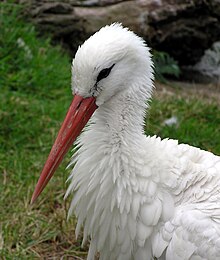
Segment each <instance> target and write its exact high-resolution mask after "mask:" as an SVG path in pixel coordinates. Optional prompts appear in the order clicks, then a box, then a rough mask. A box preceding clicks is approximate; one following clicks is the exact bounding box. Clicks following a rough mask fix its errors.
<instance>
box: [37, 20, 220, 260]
mask: <svg viewBox="0 0 220 260" xmlns="http://www.w3.org/2000/svg"><path fill="white" fill-rule="evenodd" d="M152 66H153V65H152V61H151V55H150V52H149V48H148V47H147V46H146V44H145V42H144V41H143V40H142V39H141V38H140V37H138V36H137V35H135V34H134V33H133V32H131V31H129V30H128V29H127V28H123V27H122V26H121V25H119V24H112V25H110V26H105V27H103V28H102V29H101V30H100V31H98V32H97V33H95V34H94V35H93V36H91V37H90V38H89V39H88V40H87V41H85V43H84V44H83V45H82V46H81V47H79V49H78V51H77V53H76V55H75V59H74V61H73V65H72V75H73V76H72V90H73V93H74V95H75V96H74V99H73V102H72V104H71V106H70V109H69V112H68V114H67V116H66V118H65V121H64V123H63V125H62V127H61V130H60V132H59V134H58V137H57V139H56V141H55V144H54V146H53V148H52V150H51V153H50V155H49V157H48V160H47V162H46V164H45V167H44V169H43V172H42V174H41V177H40V179H39V181H38V184H37V187H36V189H35V192H34V194H33V197H32V202H33V201H34V200H35V199H36V198H37V197H38V196H39V194H40V193H41V191H42V190H43V188H44V187H45V186H46V184H47V182H48V181H49V179H50V178H51V176H52V175H53V173H54V171H55V170H56V168H57V167H58V165H59V164H60V162H61V160H62V158H63V156H64V154H65V153H66V151H67V150H68V149H69V147H70V146H71V145H72V143H73V141H74V140H75V138H76V137H77V136H78V135H79V133H80V132H81V130H82V129H83V127H84V126H85V124H86V123H87V121H88V120H89V118H90V117H91V116H92V114H93V113H94V112H95V113H94V114H93V116H92V118H91V120H90V124H89V125H88V127H87V128H86V129H85V131H84V132H83V133H82V134H81V135H80V137H79V139H78V141H77V148H76V152H75V153H74V156H73V158H72V160H71V163H70V166H71V167H73V169H72V172H71V175H70V177H69V181H70V185H69V188H68V190H67V193H66V196H68V195H70V194H73V199H72V202H71V206H70V209H69V215H72V213H73V212H74V213H75V215H76V217H77V218H78V223H77V227H76V235H78V234H79V232H80V227H81V226H84V240H83V243H84V242H85V241H86V239H87V238H88V237H90V239H91V242H90V247H89V252H88V259H94V257H95V255H96V252H99V255H100V259H106V260H109V259H110V260H114V259H117V260H123V259H125V260H129V259H135V260H142V259H143V260H150V259H155V258H157V259H169V260H178V259H181V260H183V259H185V260H186V259H194V260H199V259H210V260H214V259H220V157H218V156H216V155H214V154H212V153H210V152H206V151H203V150H200V149H198V148H195V147H192V146H189V145H186V144H178V142H177V141H176V140H168V139H165V140H161V139H160V138H159V137H155V136H153V137H150V136H145V135H144V130H143V125H144V115H145V110H146V108H147V107H148V104H149V100H150V98H151V93H152V90H153V69H152Z"/></svg>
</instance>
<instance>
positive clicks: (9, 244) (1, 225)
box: [0, 0, 220, 259]
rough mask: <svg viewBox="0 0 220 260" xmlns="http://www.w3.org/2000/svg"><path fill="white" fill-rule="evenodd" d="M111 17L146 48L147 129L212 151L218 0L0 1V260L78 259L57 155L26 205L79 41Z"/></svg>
mask: <svg viewBox="0 0 220 260" xmlns="http://www.w3.org/2000/svg"><path fill="white" fill-rule="evenodd" d="M113 22H120V23H122V24H123V25H124V26H127V27H129V28H130V29H131V30H133V31H134V32H136V33H137V34H138V35H140V36H142V37H143V38H144V39H145V40H146V42H147V43H148V45H149V46H150V47H151V49H152V54H153V60H154V63H155V77H156V81H155V85H156V90H155V93H154V97H153V100H152V102H151V108H150V111H149V112H148V113H147V117H146V126H145V130H146V134H150V135H154V134H156V135H159V136H161V137H162V138H166V137H169V138H174V139H178V140H179V142H180V143H188V144H190V145H193V146H197V147H200V148H201V149H205V150H208V151H211V152H213V153H215V154H218V155H220V2H219V0H210V1H208V0H139V1H138V0H137V1H120V0H108V1H107V0H84V1H83V0H81V1H77V0H65V1H59V0H57V1H52V0H31V1H30V0H20V1H18V0H17V1H1V2H0V172H1V175H0V176H1V177H0V194H1V196H0V212H1V213H0V259H85V258H86V255H87V249H88V246H85V248H81V247H80V245H81V240H82V235H80V237H79V239H78V240H77V241H76V239H75V235H74V228H75V221H76V220H75V219H74V217H73V218H71V219H70V220H69V221H67V220H66V215H67V211H68V205H69V201H68V200H67V201H63V196H64V194H65V190H66V187H67V184H66V179H67V177H68V173H69V172H68V170H65V166H66V165H67V164H68V161H69V160H70V156H71V152H70V153H69V154H68V156H66V158H65V160H64V162H63V163H62V165H61V167H60V168H59V169H58V171H57V172H56V174H55V176H54V178H53V180H52V181H51V182H50V183H49V185H48V187H47V188H46V190H45V191H44V193H43V194H42V195H41V197H40V198H39V199H38V201H37V202H36V203H35V205H33V206H31V205H30V198H31V195H32V192H33V190H34V186H35V184H36V182H37V179H38V177H39V174H40V172H41V169H42V167H43V164H44V162H45V160H46V158H47V155H48V153H49V151H50V148H51V145H52V143H53V141H54V139H55V137H56V134H57V131H58V129H59V126H60V124H61V122H62V120H63V118H64V116H65V113H66V110H67V108H68V107H69V104H70V102H71V100H72V94H71V90H70V81H71V70H70V68H71V60H72V58H73V57H74V54H75V52H76V50H77V48H78V46H79V45H80V44H82V43H83V42H84V40H85V39H87V38H88V37H89V36H90V35H92V34H93V33H94V32H96V31H97V30H99V29H100V28H101V27H102V26H104V25H106V24H111V23H113Z"/></svg>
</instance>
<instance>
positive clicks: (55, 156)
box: [31, 95, 97, 203]
mask: <svg viewBox="0 0 220 260" xmlns="http://www.w3.org/2000/svg"><path fill="white" fill-rule="evenodd" d="M96 108H97V106H96V104H95V98H94V97H89V98H83V97H81V96H79V95H75V96H74V99H73V101H72V103H71V105H70V107H69V110H68V112H67V115H66V118H65V119H64V122H63V124H62V126H61V128H60V131H59V133H58V136H57V139H56V141H55V143H54V145H53V147H52V149H51V151H50V154H49V156H48V158H47V161H46V163H45V165H44V168H43V170H42V173H41V175H40V178H39V180H38V183H37V185H36V187H35V190H34V193H33V195H32V199H31V203H33V202H34V201H35V200H36V199H37V197H38V196H39V195H40V194H41V192H42V191H43V189H44V188H45V186H46V185H47V183H48V182H49V180H50V178H51V177H52V176H53V174H54V172H55V171H56V169H57V168H58V166H59V165H60V163H61V161H62V160H63V157H64V155H65V154H66V153H67V152H68V150H69V148H70V147H71V145H72V143H73V142H74V141H75V139H76V138H77V136H78V135H79V134H80V132H81V131H82V129H83V127H84V126H85V125H86V123H87V122H88V120H89V118H90V117H91V116H92V114H93V113H94V111H95V110H96Z"/></svg>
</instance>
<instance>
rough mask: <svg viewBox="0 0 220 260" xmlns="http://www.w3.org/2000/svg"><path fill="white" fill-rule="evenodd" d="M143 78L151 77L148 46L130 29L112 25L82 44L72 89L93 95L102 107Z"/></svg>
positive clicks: (73, 72) (74, 69)
mask: <svg viewBox="0 0 220 260" xmlns="http://www.w3.org/2000/svg"><path fill="white" fill-rule="evenodd" d="M143 77H147V78H152V62H151V58H150V53H149V49H148V47H147V46H146V44H145V43H144V41H143V39H142V38H140V37H138V36H137V35H136V34H134V33H133V32H131V31H129V30H128V29H127V28H123V27H122V26H121V25H120V24H112V25H110V26H105V27H103V28H102V29H101V30H99V31H98V32H97V33H95V34H94V35H93V36H91V37H90V38H89V39H88V40H87V41H85V42H84V44H83V45H82V46H81V47H79V49H78V51H77V53H76V55H75V59H74V60H73V65H72V90H73V93H75V94H77V95H80V96H83V97H90V96H94V97H95V98H96V104H97V105H98V106H100V105H102V104H103V103H104V102H106V101H107V100H108V99H110V98H111V97H112V96H113V95H115V94H116V93H118V92H120V91H123V90H125V89H126V88H128V87H129V86H131V85H132V83H135V84H136V85H137V82H138V81H141V80H142V79H143ZM142 82H143V80H142Z"/></svg>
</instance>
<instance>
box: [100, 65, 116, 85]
mask: <svg viewBox="0 0 220 260" xmlns="http://www.w3.org/2000/svg"><path fill="white" fill-rule="evenodd" d="M114 66H115V64H113V65H112V66H111V67H110V68H106V69H103V70H101V71H100V72H99V75H98V77H97V80H96V82H99V81H100V80H101V79H104V78H107V77H108V75H109V74H110V72H111V70H112V68H113V67H114Z"/></svg>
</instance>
